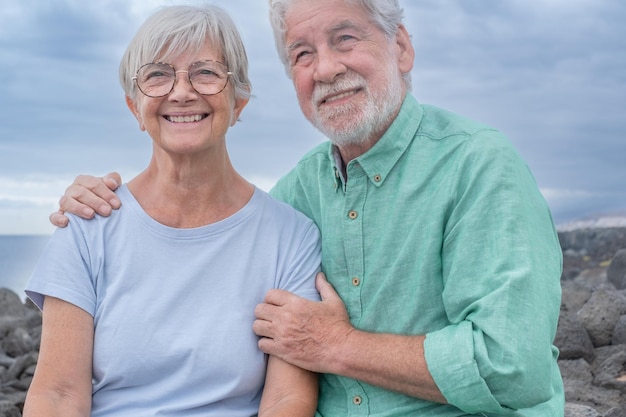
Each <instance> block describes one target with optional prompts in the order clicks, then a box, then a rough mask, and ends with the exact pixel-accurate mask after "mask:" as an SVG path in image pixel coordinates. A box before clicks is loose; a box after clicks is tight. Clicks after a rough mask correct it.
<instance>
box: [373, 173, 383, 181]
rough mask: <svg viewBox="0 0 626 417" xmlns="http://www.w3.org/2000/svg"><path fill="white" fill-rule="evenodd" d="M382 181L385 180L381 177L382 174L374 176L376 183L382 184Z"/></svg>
mask: <svg viewBox="0 0 626 417" xmlns="http://www.w3.org/2000/svg"><path fill="white" fill-rule="evenodd" d="M382 179H383V177H381V176H380V174H376V175H374V181H375V182H380V181H381V180H382Z"/></svg>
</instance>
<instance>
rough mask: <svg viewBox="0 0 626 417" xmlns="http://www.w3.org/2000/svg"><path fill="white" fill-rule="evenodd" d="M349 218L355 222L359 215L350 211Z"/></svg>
mask: <svg viewBox="0 0 626 417" xmlns="http://www.w3.org/2000/svg"><path fill="white" fill-rule="evenodd" d="M348 217H349V218H350V219H352V220H354V219H356V218H357V217H359V214H358V213H357V212H356V211H355V210H350V212H348Z"/></svg>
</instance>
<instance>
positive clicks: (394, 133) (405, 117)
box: [330, 93, 424, 187]
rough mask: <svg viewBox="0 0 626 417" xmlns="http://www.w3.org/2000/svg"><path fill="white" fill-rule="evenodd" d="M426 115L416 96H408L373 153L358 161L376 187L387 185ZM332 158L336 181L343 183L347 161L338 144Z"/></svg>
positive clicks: (373, 149) (331, 153)
mask: <svg viewBox="0 0 626 417" xmlns="http://www.w3.org/2000/svg"><path fill="white" fill-rule="evenodd" d="M423 113H424V110H423V109H422V107H421V106H420V105H419V103H418V102H417V100H416V99H415V97H413V96H412V95H411V94H410V93H407V94H406V96H405V98H404V101H403V102H402V106H401V107H400V112H399V113H398V115H397V116H396V118H395V120H394V121H393V123H392V124H391V126H389V129H387V131H386V132H385V134H384V135H383V136H382V137H381V138H380V140H379V141H378V142H376V144H375V145H374V146H373V147H372V148H371V149H370V150H369V151H367V152H365V153H364V154H363V155H361V156H359V157H357V158H356V159H355V161H356V162H358V163H359V165H361V167H362V168H363V171H365V173H366V174H367V176H368V178H369V179H370V181H371V182H372V184H374V185H375V186H377V187H379V186H381V185H382V184H383V183H384V182H385V179H386V178H387V176H388V175H389V172H390V171H391V170H392V169H393V167H394V166H395V164H396V163H397V162H398V160H399V159H400V157H401V156H402V155H403V154H404V152H405V151H406V149H407V148H408V147H409V145H410V144H411V142H412V141H413V138H414V137H415V135H416V133H417V129H418V128H419V125H420V123H421V121H422V117H423ZM330 157H331V160H333V161H334V162H335V167H336V168H335V175H336V176H337V178H336V179H337V180H339V177H338V175H341V174H340V173H341V172H343V169H342V166H343V162H342V160H341V156H340V154H339V149H337V147H336V146H335V145H332V146H331V147H330ZM351 162H352V161H351ZM341 176H343V175H341ZM342 180H343V178H342Z"/></svg>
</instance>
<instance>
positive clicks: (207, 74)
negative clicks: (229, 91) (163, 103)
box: [136, 61, 229, 97]
mask: <svg viewBox="0 0 626 417" xmlns="http://www.w3.org/2000/svg"><path fill="white" fill-rule="evenodd" d="M178 72H179V73H184V72H187V73H188V78H189V81H190V82H191V85H192V87H193V88H194V89H195V90H196V91H197V92H198V93H200V94H204V95H212V94H218V93H220V92H221V91H222V90H223V89H224V88H225V87H226V83H227V82H228V74H229V73H228V72H227V70H226V67H224V65H223V64H222V63H220V62H217V61H198V62H195V63H193V64H192V65H191V67H189V70H188V71H178ZM136 80H137V86H138V87H139V89H140V90H141V92H142V93H144V94H145V95H147V96H149V97H163V96H166V95H168V94H169V93H170V92H171V91H172V89H173V88H174V83H175V82H176V70H175V69H174V67H173V66H171V65H170V64H166V63H160V62H157V63H151V64H146V65H143V66H142V67H141V68H139V71H138V72H137V77H136Z"/></svg>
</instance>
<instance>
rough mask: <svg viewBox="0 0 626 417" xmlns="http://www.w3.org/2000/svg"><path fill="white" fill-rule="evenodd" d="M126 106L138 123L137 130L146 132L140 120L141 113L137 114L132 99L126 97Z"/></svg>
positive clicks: (137, 111) (136, 108) (137, 110)
mask: <svg viewBox="0 0 626 417" xmlns="http://www.w3.org/2000/svg"><path fill="white" fill-rule="evenodd" d="M126 105H127V106H128V109H129V110H130V112H131V113H132V114H133V115H134V116H135V119H137V121H138V122H139V129H140V130H142V131H145V130H146V126H145V125H144V124H143V119H142V118H141V113H140V112H139V108H138V106H137V105H136V104H135V102H134V101H133V99H132V98H130V97H129V96H126Z"/></svg>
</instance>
